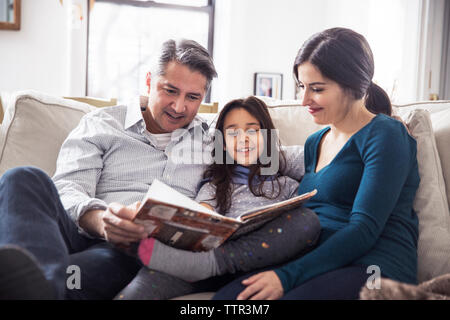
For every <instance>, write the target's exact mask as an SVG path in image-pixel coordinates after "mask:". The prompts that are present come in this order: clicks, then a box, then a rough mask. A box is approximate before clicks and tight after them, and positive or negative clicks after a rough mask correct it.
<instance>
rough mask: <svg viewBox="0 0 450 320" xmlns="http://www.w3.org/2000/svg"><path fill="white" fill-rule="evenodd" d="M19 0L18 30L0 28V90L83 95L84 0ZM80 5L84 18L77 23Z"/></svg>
mask: <svg viewBox="0 0 450 320" xmlns="http://www.w3.org/2000/svg"><path fill="white" fill-rule="evenodd" d="M63 3H64V5H63V6H62V5H61V4H60V2H59V1H58V0H39V1H36V0H22V11H21V28H20V30H19V31H7V30H0V91H15V90H25V89H34V90H39V91H43V92H46V93H49V94H55V95H84V94H85V81H86V80H85V70H86V60H85V53H86V34H87V33H86V25H87V24H86V19H85V18H86V14H85V13H86V12H87V7H86V1H84V0H83V1H76V0H74V1H69V0H65V1H64V2H63ZM77 5H81V10H82V12H84V16H83V17H84V21H83V20H82V21H81V23H76V22H75V21H73V20H72V15H73V14H74V15H77V14H78V13H77V12H76V11H77V10H79V7H77Z"/></svg>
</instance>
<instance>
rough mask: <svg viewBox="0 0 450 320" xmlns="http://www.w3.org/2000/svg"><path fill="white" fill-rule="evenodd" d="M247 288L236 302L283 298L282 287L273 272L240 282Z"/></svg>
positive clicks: (256, 275) (263, 273)
mask: <svg viewBox="0 0 450 320" xmlns="http://www.w3.org/2000/svg"><path fill="white" fill-rule="evenodd" d="M242 284H243V285H246V286H247V288H246V289H245V290H244V291H242V292H241V293H240V294H239V295H238V296H237V300H246V299H248V298H249V297H251V298H250V300H276V299H279V298H281V297H282V296H283V293H284V292H283V286H282V284H281V281H280V279H279V278H278V276H277V274H276V273H275V272H274V271H266V272H261V273H257V274H255V275H254V276H251V277H250V278H247V279H245V280H243V281H242Z"/></svg>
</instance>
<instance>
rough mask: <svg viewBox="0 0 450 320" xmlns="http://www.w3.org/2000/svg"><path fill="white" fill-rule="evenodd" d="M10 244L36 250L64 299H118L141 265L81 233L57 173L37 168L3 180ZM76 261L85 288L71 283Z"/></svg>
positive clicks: (2, 234)
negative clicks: (61, 196) (55, 180)
mask: <svg viewBox="0 0 450 320" xmlns="http://www.w3.org/2000/svg"><path fill="white" fill-rule="evenodd" d="M6 244H14V245H17V246H19V247H22V248H24V249H26V250H28V251H29V252H30V253H31V254H32V255H34V257H35V258H36V259H37V261H38V262H39V263H40V267H41V268H42V270H43V272H44V274H45V277H46V278H47V280H49V281H50V282H51V284H52V285H53V286H54V287H55V291H56V295H57V297H58V298H59V299H112V298H113V297H114V296H115V295H116V294H117V293H118V292H119V291H120V290H121V289H123V288H124V287H125V286H126V285H127V284H128V283H129V282H130V281H131V280H132V279H133V277H134V276H135V275H136V273H137V272H138V270H139V269H140V266H141V265H140V263H139V262H138V260H137V259H135V258H132V257H130V256H127V255H125V254H123V253H122V252H120V251H118V250H117V249H115V248H113V247H112V246H111V245H110V244H109V243H107V242H105V241H102V240H97V239H89V238H88V237H85V236H83V235H82V234H80V233H79V232H78V228H77V226H76V225H75V223H74V222H73V221H72V220H71V219H70V217H69V215H68V214H67V212H66V211H65V209H64V208H63V205H62V204H61V201H60V199H59V195H58V191H57V190H56V188H55V185H54V184H53V181H52V180H51V178H50V177H49V176H48V175H47V174H45V173H44V172H43V171H42V170H40V169H37V168H33V167H18V168H14V169H10V170H8V171H7V172H6V173H5V174H4V175H3V176H2V177H1V179H0V246H2V245H6ZM71 265H75V266H77V267H79V270H80V271H81V277H80V280H81V283H80V284H81V288H80V289H76V288H75V289H69V288H68V286H67V282H68V281H67V280H68V277H71V275H72V274H73V271H72V270H73V269H72V268H70V269H68V267H69V266H71ZM36 290H39V288H36Z"/></svg>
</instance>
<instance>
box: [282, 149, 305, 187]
mask: <svg viewBox="0 0 450 320" xmlns="http://www.w3.org/2000/svg"><path fill="white" fill-rule="evenodd" d="M280 149H281V151H282V152H283V153H284V156H285V159H286V161H285V163H284V168H281V169H283V170H281V174H282V175H283V176H288V177H291V178H292V179H295V180H297V181H300V180H301V179H302V178H303V176H304V175H305V157H304V152H303V146H301V145H292V146H281V147H280ZM282 159H283V158H282V157H280V163H281V161H282Z"/></svg>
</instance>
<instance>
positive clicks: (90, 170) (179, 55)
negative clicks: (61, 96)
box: [0, 40, 217, 299]
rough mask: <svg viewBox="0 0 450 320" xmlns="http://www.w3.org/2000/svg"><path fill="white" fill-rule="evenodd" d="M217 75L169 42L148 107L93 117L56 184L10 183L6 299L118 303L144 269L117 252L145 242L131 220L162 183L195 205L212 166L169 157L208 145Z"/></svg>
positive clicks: (3, 269)
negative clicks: (206, 111)
mask: <svg viewBox="0 0 450 320" xmlns="http://www.w3.org/2000/svg"><path fill="white" fill-rule="evenodd" d="M216 76H217V73H216V71H215V68H214V65H213V62H212V59H211V57H210V55H209V54H208V52H207V51H206V50H205V49H204V48H203V47H202V46H200V45H199V44H197V43H196V42H194V41H191V40H181V41H179V42H175V41H173V40H169V41H167V42H165V43H164V45H163V48H162V51H161V54H160V56H159V61H158V65H157V66H156V68H154V70H153V71H152V73H151V75H150V77H149V79H148V81H149V82H150V83H149V85H150V91H149V97H148V103H147V104H146V105H144V106H140V104H139V102H136V103H135V104H131V105H129V106H116V107H111V108H105V109H99V110H96V111H94V112H91V113H89V114H87V115H85V116H84V117H83V118H82V119H81V121H80V123H79V125H78V126H77V127H76V128H75V129H74V130H73V131H72V132H71V133H70V135H69V136H68V137H67V139H66V141H65V142H64V144H63V145H62V147H61V150H60V154H59V156H58V161H57V170H56V173H55V175H54V177H53V181H52V180H51V179H50V178H49V177H48V176H47V175H46V174H45V173H43V172H42V171H41V170H39V169H37V168H31V167H22V168H15V169H11V170H9V171H8V172H6V173H5V174H4V175H3V176H2V178H1V179H0V195H1V196H0V246H2V248H1V249H0V261H1V262H0V287H1V288H0V298H18V299H20V298H58V299H63V298H64V299H111V298H113V297H114V296H115V295H116V294H117V292H119V290H121V289H122V288H123V287H124V286H125V285H126V284H127V283H129V282H130V281H131V279H132V278H133V277H134V276H135V274H136V273H137V271H138V270H139V268H140V266H141V265H140V264H139V263H138V260H137V259H135V258H133V257H131V256H128V255H125V254H124V253H122V252H121V251H120V250H117V249H115V245H125V246H126V245H129V244H130V243H132V242H136V241H139V240H141V239H143V238H145V237H147V234H146V233H145V232H144V229H143V227H142V226H140V225H137V224H135V223H133V222H132V218H133V216H134V214H135V212H136V202H137V201H139V200H141V199H142V198H143V196H144V195H145V193H146V191H147V189H148V187H149V186H150V184H151V183H152V182H153V180H154V179H155V178H157V179H159V180H161V181H163V182H165V183H166V184H168V185H170V186H172V187H173V188H175V189H177V190H178V191H180V192H183V193H184V194H186V195H188V196H190V197H192V198H193V197H194V196H195V192H196V187H197V184H198V183H199V181H200V179H201V176H202V172H203V170H204V169H205V165H206V164H203V163H192V164H182V163H181V164H180V163H174V162H173V161H171V157H170V156H171V152H172V151H174V150H180V149H186V150H187V151H192V150H191V145H192V144H191V142H192V141H196V142H200V146H206V145H207V144H209V143H210V141H208V139H209V138H208V135H207V134H206V130H207V129H208V128H207V125H206V123H204V122H203V121H202V120H201V119H200V118H198V117H196V114H197V111H198V108H199V106H200V103H201V101H202V100H203V98H204V96H205V94H206V92H207V90H208V88H209V86H210V83H211V81H212V79H213V78H214V77H216ZM142 107H143V108H142ZM141 108H142V110H141ZM178 129H183V130H178ZM197 133H200V134H197ZM38 266H39V267H38ZM77 271H78V274H79V275H80V278H79V279H77V278H75V277H74V278H73V279H72V278H71V277H72V275H74V276H75V275H76V272H77ZM69 280H70V281H69ZM71 281H72V282H71ZM33 285H34V287H33Z"/></svg>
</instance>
